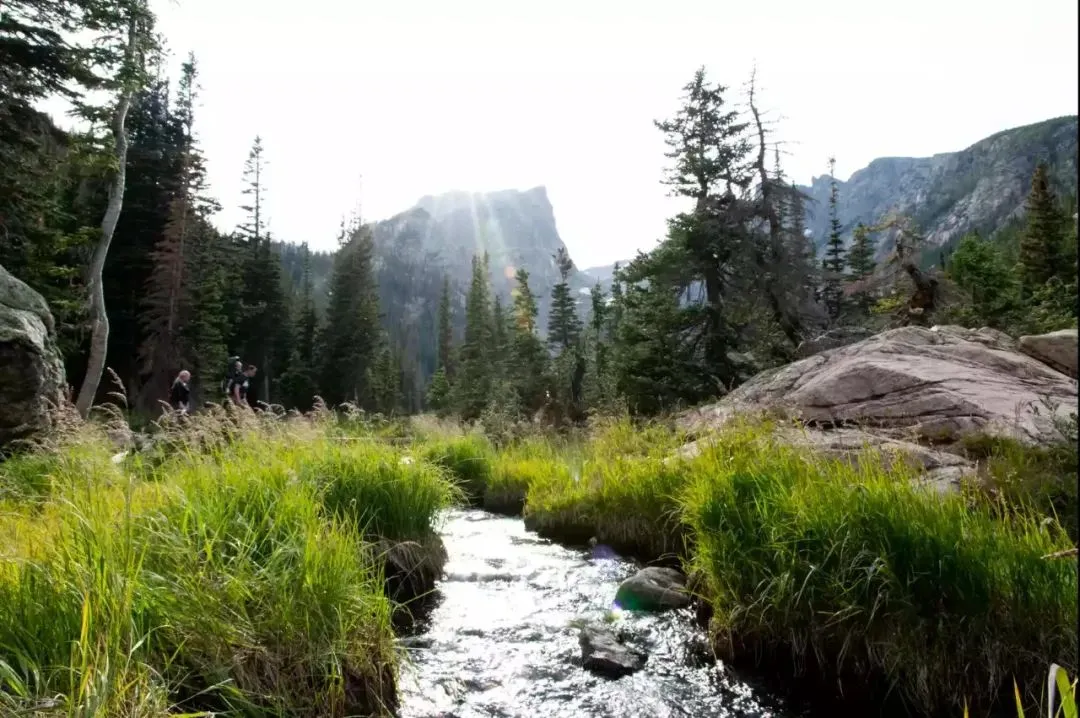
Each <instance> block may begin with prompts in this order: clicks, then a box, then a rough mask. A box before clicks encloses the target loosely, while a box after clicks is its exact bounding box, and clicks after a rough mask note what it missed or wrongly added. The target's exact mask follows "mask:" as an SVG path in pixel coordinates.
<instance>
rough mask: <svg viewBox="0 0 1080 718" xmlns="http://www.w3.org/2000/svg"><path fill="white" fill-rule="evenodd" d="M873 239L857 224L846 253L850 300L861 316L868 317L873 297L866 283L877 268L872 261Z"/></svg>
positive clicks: (863, 226)
mask: <svg viewBox="0 0 1080 718" xmlns="http://www.w3.org/2000/svg"><path fill="white" fill-rule="evenodd" d="M876 249H877V248H876V246H875V244H874V237H873V235H872V234H871V233H870V228H869V227H867V226H866V225H865V224H863V223H862V222H859V223H858V224H857V225H856V226H855V229H854V231H853V232H852V235H851V248H850V250H849V251H848V256H847V263H848V266H849V267H850V268H851V276H850V280H849V281H850V283H851V289H852V292H851V293H852V298H853V301H854V303H855V305H856V306H857V307H858V310H859V312H860V314H862V316H864V317H865V316H869V314H870V307H871V306H872V304H873V301H874V300H873V295H872V294H871V292H870V288H869V286H867V281H868V280H869V278H870V276H871V275H872V274H873V273H874V268H875V267H876V266H877V265H876V262H875V261H874V252H875V251H876Z"/></svg>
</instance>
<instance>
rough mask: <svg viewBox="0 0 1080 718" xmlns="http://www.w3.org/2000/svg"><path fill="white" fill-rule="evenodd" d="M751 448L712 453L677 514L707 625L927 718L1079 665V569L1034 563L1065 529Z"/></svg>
mask: <svg viewBox="0 0 1080 718" xmlns="http://www.w3.org/2000/svg"><path fill="white" fill-rule="evenodd" d="M749 438H752V437H746V438H744V439H741V440H739V442H738V443H736V444H735V445H733V444H732V443H731V441H730V440H726V441H721V442H718V443H717V444H715V445H712V446H709V447H707V448H706V449H705V450H704V451H703V452H702V454H701V455H700V456H699V457H698V458H697V459H694V460H693V461H692V462H691V464H690V466H689V467H688V469H687V470H688V471H693V472H694V474H695V475H696V476H700V479H698V480H695V481H691V482H690V484H689V486H690V488H689V489H688V491H687V493H686V494H685V498H684V507H685V515H686V520H687V523H688V525H689V526H690V527H691V528H692V530H693V531H694V535H695V536H696V538H697V544H696V547H697V552H696V555H695V558H694V568H695V570H696V571H698V572H700V573H701V574H702V575H703V576H704V577H705V578H706V582H707V586H708V589H707V590H708V594H709V595H710V597H711V599H712V601H713V605H714V608H715V610H716V614H715V617H714V619H713V620H714V625H715V627H716V628H717V629H718V630H722V631H724V633H725V634H726V635H729V636H731V637H732V640H734V641H735V642H737V644H738V645H741V646H744V647H750V646H756V647H762V648H766V649H773V650H784V651H791V652H793V653H794V654H795V657H796V658H797V659H799V660H803V661H819V660H822V659H824V660H825V661H827V663H826V666H825V668H826V670H828V671H829V672H835V673H839V674H842V675H846V676H847V677H848V678H849V679H853V680H859V678H858V677H859V676H866V675H875V674H876V675H882V676H884V677H886V678H887V680H888V681H889V683H890V684H891V685H892V686H894V687H895V689H897V690H899V691H900V692H901V693H902V694H904V695H905V696H906V697H907V698H909V699H910V700H911V701H913V702H914V704H915V705H919V706H923V707H925V708H927V709H928V708H930V707H933V706H942V707H944V706H953V707H957V708H958V707H959V706H960V705H961V703H962V702H963V700H964V698H965V696H967V697H969V698H971V697H977V698H978V700H979V702H980V704H985V703H986V702H988V701H990V700H992V699H993V698H995V697H996V694H997V692H998V691H999V690H1000V689H1001V688H1002V687H1003V684H1004V682H1005V681H1008V680H1011V679H1012V677H1013V676H1018V677H1022V678H1023V679H1024V680H1025V681H1026V685H1028V686H1030V687H1031V688H1034V682H1035V680H1036V676H1037V675H1038V673H1039V672H1041V670H1042V666H1044V665H1045V663H1044V661H1045V658H1046V657H1047V656H1054V657H1058V656H1060V657H1062V658H1063V660H1065V661H1066V663H1067V664H1068V665H1075V663H1076V645H1075V641H1074V640H1073V639H1071V638H1069V634H1070V632H1071V631H1072V630H1073V629H1072V626H1074V625H1075V622H1076V602H1075V591H1076V570H1075V566H1072V565H1069V563H1068V562H1061V561H1049V560H1046V559H1044V558H1043V557H1044V556H1046V555H1047V554H1050V553H1052V552H1054V551H1056V550H1059V549H1061V548H1064V547H1067V546H1068V545H1070V544H1071V542H1070V540H1069V538H1068V536H1067V535H1066V534H1065V533H1064V531H1062V530H1061V529H1060V527H1057V526H1054V525H1050V526H1044V525H1043V524H1042V522H1041V521H1040V520H1039V518H1038V517H1036V516H1031V515H1026V514H1017V515H1016V516H1015V517H1014V518H1013V520H1012V521H1010V522H1009V523H1007V524H1004V523H1002V522H1001V521H999V520H998V518H997V517H996V516H995V514H994V512H993V510H992V509H990V508H989V507H980V506H971V505H969V504H968V503H967V502H966V501H965V500H964V499H963V497H960V496H948V497H938V496H935V495H933V494H932V492H928V491H925V490H923V489H920V488H917V487H915V486H913V485H912V484H911V482H910V481H909V479H908V477H905V476H904V475H902V474H901V475H895V474H888V473H886V472H885V471H883V469H882V468H881V464H880V462H879V461H874V460H873V459H868V460H867V461H866V462H864V463H862V464H861V465H860V466H858V467H856V468H852V467H851V466H850V465H848V464H832V463H829V462H827V461H820V460H819V461H815V462H808V461H806V460H805V459H804V458H803V457H802V456H801V455H800V454H799V452H797V451H794V450H792V449H789V448H785V447H783V446H778V445H775V444H769V443H766V444H764V445H757V444H756V442H749V441H748V439H749ZM739 443H742V447H743V448H741V449H740V448H738V447H739ZM698 472H700V473H698ZM972 655H978V656H980V662H979V669H978V670H977V671H973V670H972V668H971V665H970V664H969V662H968V661H967V660H966V659H965V657H968V656H972Z"/></svg>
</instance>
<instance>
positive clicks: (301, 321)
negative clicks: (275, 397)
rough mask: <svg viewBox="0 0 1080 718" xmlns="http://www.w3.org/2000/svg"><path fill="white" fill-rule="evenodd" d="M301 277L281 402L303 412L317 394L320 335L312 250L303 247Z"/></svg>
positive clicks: (305, 245) (282, 381)
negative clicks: (317, 353) (312, 268)
mask: <svg viewBox="0 0 1080 718" xmlns="http://www.w3.org/2000/svg"><path fill="white" fill-rule="evenodd" d="M303 253H304V259H303V275H302V279H301V285H300V297H299V302H298V303H297V307H296V315H295V318H294V320H293V332H292V334H293V349H292V354H291V357H290V360H289V367H288V369H287V371H286V372H285V373H284V374H282V376H281V387H282V393H283V399H284V401H285V403H286V404H287V405H288V406H290V407H295V408H297V409H300V410H302V411H307V410H308V409H310V408H311V406H312V403H313V401H314V399H315V395H316V394H317V393H318V391H319V389H318V385H317V384H316V372H317V367H316V363H315V352H316V339H317V337H318V333H319V317H318V315H317V313H316V311H315V297H314V290H313V287H312V279H311V251H310V250H309V249H308V245H307V242H305V243H304V244H303Z"/></svg>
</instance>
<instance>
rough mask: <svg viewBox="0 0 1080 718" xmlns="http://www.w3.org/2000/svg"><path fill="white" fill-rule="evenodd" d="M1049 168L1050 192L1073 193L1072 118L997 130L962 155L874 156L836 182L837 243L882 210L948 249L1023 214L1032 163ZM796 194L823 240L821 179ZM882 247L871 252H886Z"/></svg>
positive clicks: (824, 190)
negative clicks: (906, 219)
mask: <svg viewBox="0 0 1080 718" xmlns="http://www.w3.org/2000/svg"><path fill="white" fill-rule="evenodd" d="M1039 161H1046V162H1047V163H1048V165H1049V166H1050V171H1051V177H1052V180H1053V182H1054V184H1055V190H1056V191H1057V192H1058V193H1059V194H1061V193H1073V194H1074V193H1075V192H1076V171H1077V116H1076V115H1069V116H1066V117H1058V118H1054V119H1051V120H1046V121H1044V122H1038V123H1035V124H1032V125H1025V126H1023V127H1016V128H1013V129H1009V130H1004V131H1002V132H998V133H996V134H994V135H991V136H990V137H987V138H985V139H982V140H980V141H978V142H976V143H975V144H973V145H971V146H970V147H968V148H967V149H964V150H960V151H958V152H945V153H941V154H936V155H933V156H932V157H919V158H916V157H882V158H879V159H876V160H874V161H873V162H871V163H870V164H869V165H867V166H866V167H864V168H863V169H861V170H858V171H857V172H855V173H854V174H852V175H851V177H850V178H849V179H848V180H847V181H846V182H838V185H839V191H840V200H839V203H838V210H839V215H840V222H841V225H842V226H843V233H844V235H845V237H847V238H850V235H851V231H852V229H853V228H854V227H855V225H856V224H857V223H859V222H863V223H865V224H867V225H872V224H874V223H875V222H879V221H880V220H881V219H882V218H884V217H885V216H887V215H888V214H889V213H890V212H898V213H903V214H907V215H909V216H910V217H912V218H913V219H914V220H915V221H916V223H917V224H918V226H919V227H920V229H921V230H922V231H923V232H924V233H925V235H926V238H927V242H928V245H929V246H930V247H945V246H947V245H950V244H952V243H954V242H956V241H957V240H959V238H960V237H962V236H963V235H964V234H965V233H967V232H969V231H971V230H979V231H980V232H983V233H986V234H989V233H992V232H993V231H994V230H996V229H998V228H1000V227H1001V226H1002V225H1003V224H1004V223H1006V222H1007V221H1008V220H1010V219H1011V218H1014V217H1017V216H1019V215H1020V214H1022V213H1023V209H1024V201H1025V198H1026V197H1027V194H1028V191H1029V190H1030V188H1031V176H1032V174H1033V173H1034V171H1035V165H1036V164H1037V163H1038V162H1039ZM799 189H801V190H802V191H803V192H804V193H806V194H807V195H808V196H809V197H810V198H811V200H812V202H811V203H810V206H809V207H808V214H809V215H810V216H808V218H807V227H808V229H809V230H810V231H811V232H812V234H813V238H814V243H815V244H816V245H818V246H819V247H821V246H823V245H824V243H825V240H826V238H827V236H828V223H829V216H828V198H829V178H828V176H822V177H814V178H813V179H812V180H811V182H810V185H809V186H801V187H800V188H799ZM885 239H886V241H885V242H884V243H883V245H882V246H881V247H879V251H882V252H885V251H888V250H889V249H890V248H891V242H890V241H889V238H888V237H887V236H886V238H885Z"/></svg>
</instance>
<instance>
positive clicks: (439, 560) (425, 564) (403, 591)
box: [377, 536, 447, 604]
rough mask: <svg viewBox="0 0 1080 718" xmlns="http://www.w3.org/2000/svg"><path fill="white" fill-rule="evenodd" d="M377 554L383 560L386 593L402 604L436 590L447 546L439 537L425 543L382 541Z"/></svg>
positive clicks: (378, 545) (428, 539)
mask: <svg viewBox="0 0 1080 718" xmlns="http://www.w3.org/2000/svg"><path fill="white" fill-rule="evenodd" d="M377 551H378V556H379V557H380V558H381V559H382V561H383V571H384V575H385V581H386V593H387V595H388V596H389V597H390V599H392V600H393V601H395V602H397V603H402V604H405V603H409V602H410V601H413V600H415V599H417V598H420V597H422V596H423V595H425V594H427V593H429V592H431V591H432V590H434V588H435V582H436V581H438V580H439V578H440V577H441V576H442V572H443V566H444V565H445V564H446V558H447V557H446V547H445V546H444V545H443V542H442V539H441V538H439V537H438V536H432V537H429V538H427V539H425V540H424V541H422V542H417V541H381V542H379V544H377Z"/></svg>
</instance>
